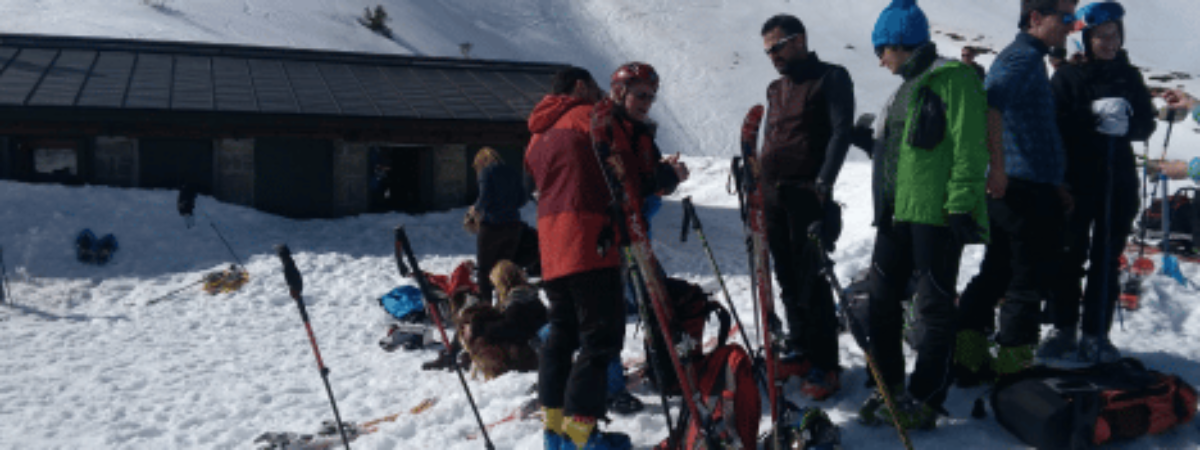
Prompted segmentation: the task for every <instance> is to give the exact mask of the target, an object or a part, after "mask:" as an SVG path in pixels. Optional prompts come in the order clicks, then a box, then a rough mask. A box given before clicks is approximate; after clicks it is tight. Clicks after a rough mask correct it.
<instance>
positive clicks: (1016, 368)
mask: <svg viewBox="0 0 1200 450" xmlns="http://www.w3.org/2000/svg"><path fill="white" fill-rule="evenodd" d="M1032 365H1033V346H1032V345H1015V346H1011V347H1008V346H1001V347H1000V351H999V352H997V353H996V361H995V362H994V363H993V367H994V368H995V370H996V376H997V377H999V378H1003V377H1006V376H1009V375H1012V374H1015V373H1017V372H1020V371H1022V370H1025V369H1028V368H1029V367H1030V366H1032Z"/></svg>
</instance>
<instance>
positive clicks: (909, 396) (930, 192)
mask: <svg viewBox="0 0 1200 450" xmlns="http://www.w3.org/2000/svg"><path fill="white" fill-rule="evenodd" d="M872 41H873V43H874V45H875V53H876V55H878V56H879V61H880V65H881V66H883V67H886V68H888V69H889V70H891V72H892V73H893V74H896V75H899V76H900V77H902V78H903V79H904V83H903V84H902V85H901V86H900V88H899V89H898V90H897V91H896V93H895V94H894V95H893V97H892V98H891V99H890V100H889V101H888V104H887V106H886V107H885V108H884V111H883V113H882V115H881V116H880V117H879V120H877V121H876V122H875V124H876V125H875V127H874V133H873V135H869V134H868V133H871V129H870V128H868V126H867V125H866V124H865V123H864V122H865V120H864V119H862V118H860V119H859V123H860V124H861V126H860V127H859V128H858V130H857V132H856V139H855V143H856V145H858V146H860V147H862V148H863V149H864V150H866V151H867V152H868V154H870V156H871V158H872V159H873V164H874V176H873V180H872V191H873V194H874V203H875V226H876V229H877V232H876V238H875V249H874V253H873V255H872V263H871V274H870V281H869V286H870V288H869V289H870V306H869V308H870V323H869V329H870V341H871V343H872V344H871V345H872V349H871V350H872V351H873V352H874V353H873V355H872V356H873V357H874V358H875V362H876V364H877V366H878V367H877V368H878V370H879V372H880V374H881V375H882V377H883V379H884V383H885V385H886V386H887V389H889V390H890V392H891V394H892V395H893V396H894V399H895V401H896V409H897V412H896V414H895V415H896V416H897V418H899V419H900V422H901V425H903V426H905V427H906V428H913V429H931V428H933V427H935V426H936V424H937V416H938V414H939V413H940V412H943V411H944V410H943V408H942V403H943V402H944V401H945V399H946V391H947V389H948V388H949V386H950V385H951V382H952V380H951V379H950V363H951V355H952V351H953V348H954V343H955V332H956V331H957V323H956V317H957V308H956V307H955V304H954V299H955V296H956V295H955V292H956V291H955V288H956V286H957V277H958V266H959V259H960V257H961V256H962V249H963V246H964V245H967V244H975V243H982V242H983V241H985V240H986V239H987V223H988V222H987V202H986V198H985V195H986V193H985V190H986V184H987V168H988V159H989V153H988V146H987V137H988V131H987V95H986V93H985V92H984V89H983V82H982V81H981V80H980V79H979V76H978V75H977V74H976V73H975V70H974V69H973V68H971V67H970V66H968V65H966V64H963V63H961V62H958V61H951V60H948V59H945V58H941V57H939V56H938V54H937V48H936V46H935V45H934V44H933V43H932V42H930V40H929V25H928V22H927V20H926V18H925V15H924V13H922V12H921V9H920V8H919V7H917V5H916V2H915V1H914V0H895V1H893V2H892V4H891V5H890V6H888V8H887V9H885V10H884V12H883V14H882V15H881V16H880V18H879V21H878V22H876V25H875V32H874V34H873V35H872ZM866 117H867V118H868V119H867V120H869V117H870V116H866ZM913 276H915V277H916V279H917V291H916V303H915V305H916V308H917V309H918V314H919V315H920V317H921V321H922V325H923V326H924V335H923V337H922V338H921V339H920V342H918V343H917V345H916V350H917V364H916V367H915V368H914V370H913V373H912V376H911V377H910V378H909V382H908V385H907V389H905V382H904V371H905V370H904V362H905V361H904V353H903V349H902V347H901V339H900V335H901V329H902V326H903V311H902V309H901V305H900V302H901V300H904V298H903V297H904V295H905V291H906V288H907V286H908V283H909V280H910V278H911V277H913ZM859 413H860V420H861V421H862V422H863V423H866V424H877V423H879V424H892V416H893V412H892V411H889V410H888V408H887V407H886V406H885V405H884V402H883V399H882V396H881V395H880V394H879V393H878V392H877V393H875V394H874V395H872V396H871V398H869V399H868V400H867V402H866V403H865V404H864V405H863V407H862V408H861V409H860V411H859Z"/></svg>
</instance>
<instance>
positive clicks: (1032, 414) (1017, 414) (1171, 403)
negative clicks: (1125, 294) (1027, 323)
mask: <svg viewBox="0 0 1200 450" xmlns="http://www.w3.org/2000/svg"><path fill="white" fill-rule="evenodd" d="M992 410H993V411H994V412H995V414H996V421H997V422H999V423H1000V425H1002V426H1003V427H1004V428H1005V429H1007V430H1008V431H1009V432H1011V433H1013V434H1014V435H1016V436H1017V437H1018V438H1020V439H1021V440H1022V441H1024V442H1025V443H1026V444H1028V445H1030V446H1033V447H1035V448H1039V449H1052V448H1053V449H1083V448H1091V447H1094V446H1098V445H1102V444H1106V443H1109V442H1113V441H1119V440H1128V439H1134V438H1138V437H1141V436H1146V435H1154V434H1161V433H1164V432H1166V431H1168V430H1170V429H1173V428H1175V427H1177V426H1179V425H1181V424H1184V423H1187V422H1188V421H1190V420H1192V418H1193V417H1195V415H1196V389H1195V388H1193V387H1192V386H1191V385H1190V384H1188V383H1187V382H1186V381H1184V380H1183V379H1181V378H1179V377H1178V376H1175V375H1169V374H1164V373H1161V372H1156V371H1153V370H1147V369H1146V367H1145V366H1143V365H1142V363H1141V362H1139V361H1137V360H1135V359H1132V358H1125V359H1122V360H1120V361H1117V362H1114V363H1110V364H1098V365H1095V366H1092V367H1088V368H1084V369H1056V368H1050V367H1045V366H1037V367H1032V368H1029V369H1027V370H1025V371H1022V372H1020V373H1018V374H1016V375H1014V376H1011V377H1007V378H1004V379H1001V380H1000V381H999V382H998V383H997V384H996V388H995V389H994V390H993V392H992Z"/></svg>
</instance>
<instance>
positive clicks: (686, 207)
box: [681, 197, 752, 350]
mask: <svg viewBox="0 0 1200 450" xmlns="http://www.w3.org/2000/svg"><path fill="white" fill-rule="evenodd" d="M683 216H684V217H685V219H684V222H683V223H684V226H685V231H686V226H687V225H691V228H692V231H695V232H696V236H698V237H699V238H700V243H701V244H703V246H704V254H705V255H708V263H709V265H711V266H712V269H713V273H714V274H716V276H717V283H718V284H720V285H721V292H723V293H724V294H725V303H728V304H729V312H730V314H732V315H733V320H734V321H736V322H737V327H738V331H739V332H740V333H741V335H742V341H744V342H745V343H746V349H747V350H748V349H750V348H752V347H751V345H750V337H749V336H748V335H746V327H745V326H743V325H742V319H741V318H740V317H738V312H737V308H736V307H735V306H734V304H733V296H731V295H729V288H727V287H725V277H723V276H721V267H720V266H718V265H717V258H716V256H714V255H713V251H712V247H711V246H710V245H709V244H708V237H706V236H705V235H704V226H703V225H701V224H700V217H699V216H697V215H696V206H695V205H693V204H692V197H684V198H683ZM681 236H683V237H686V236H687V233H686V232H685V233H683V234H681Z"/></svg>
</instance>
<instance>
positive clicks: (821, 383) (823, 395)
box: [800, 369, 842, 402]
mask: <svg viewBox="0 0 1200 450" xmlns="http://www.w3.org/2000/svg"><path fill="white" fill-rule="evenodd" d="M840 375H841V373H840V371H838V370H830V371H825V370H821V369H812V370H811V371H809V372H808V376H806V377H804V383H803V384H801V385H800V393H801V394H803V395H804V396H805V397H808V398H810V399H813V400H816V401H818V402H819V401H824V400H826V399H828V398H829V397H832V396H833V395H834V394H837V392H838V391H839V390H841V389H842V383H841V381H840V380H839V376H840Z"/></svg>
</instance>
